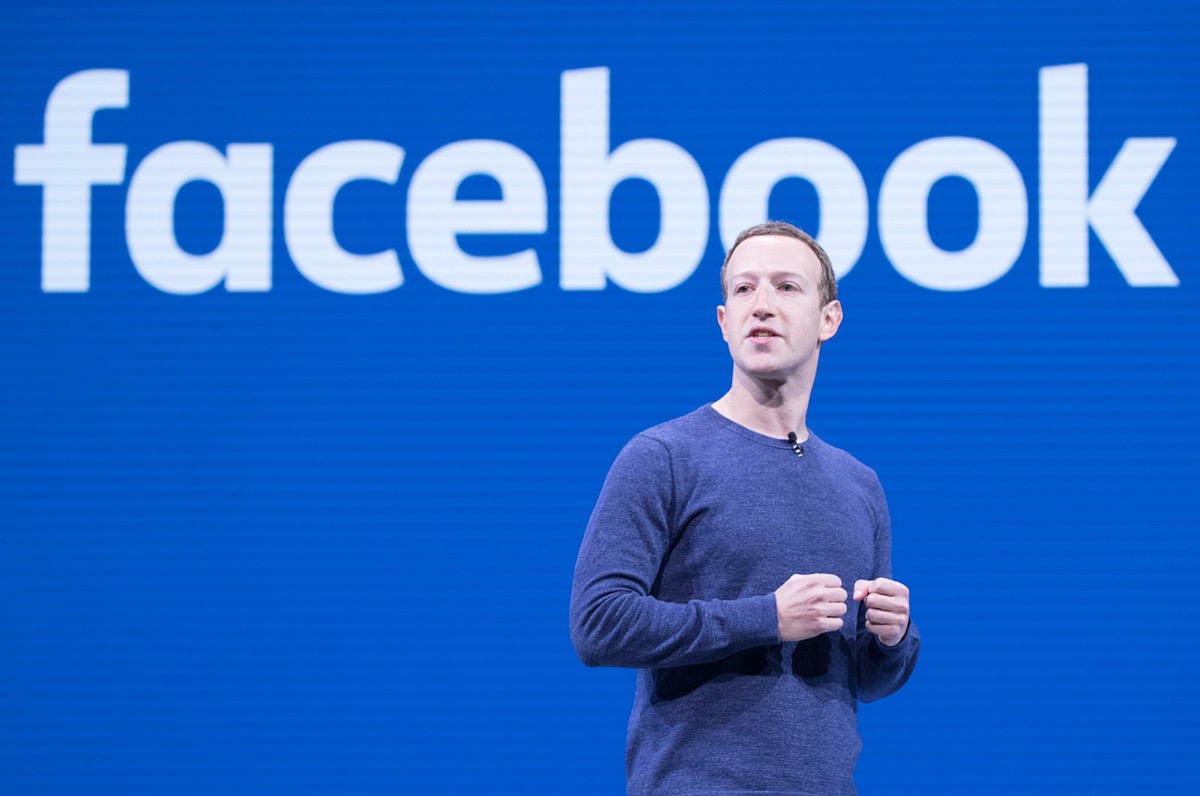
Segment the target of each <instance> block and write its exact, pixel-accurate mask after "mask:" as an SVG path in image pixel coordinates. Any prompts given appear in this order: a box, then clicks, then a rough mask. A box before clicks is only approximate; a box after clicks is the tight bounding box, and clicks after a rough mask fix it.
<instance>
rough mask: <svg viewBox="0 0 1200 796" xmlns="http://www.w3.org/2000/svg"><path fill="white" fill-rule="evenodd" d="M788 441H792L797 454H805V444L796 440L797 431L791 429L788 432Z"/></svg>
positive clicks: (793, 449) (793, 451) (793, 450)
mask: <svg viewBox="0 0 1200 796" xmlns="http://www.w3.org/2000/svg"><path fill="white" fill-rule="evenodd" d="M787 441H788V442H790V443H792V453H794V454H796V455H797V456H803V455H804V446H803V445H801V444H800V443H799V442H798V441H797V440H796V432H795V431H789V432H788V438H787Z"/></svg>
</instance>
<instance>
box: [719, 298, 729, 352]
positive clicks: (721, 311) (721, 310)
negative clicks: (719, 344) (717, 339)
mask: <svg viewBox="0 0 1200 796" xmlns="http://www.w3.org/2000/svg"><path fill="white" fill-rule="evenodd" d="M717 326H720V327H721V339H722V340H724V341H725V342H727V343H728V342H729V335H727V334H726V333H725V305H724V304H718V305H717Z"/></svg>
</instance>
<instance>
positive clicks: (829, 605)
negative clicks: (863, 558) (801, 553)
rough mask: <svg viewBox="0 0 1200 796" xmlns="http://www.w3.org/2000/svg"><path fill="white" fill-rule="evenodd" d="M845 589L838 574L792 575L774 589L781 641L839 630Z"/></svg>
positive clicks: (800, 639) (844, 606) (801, 638)
mask: <svg viewBox="0 0 1200 796" xmlns="http://www.w3.org/2000/svg"><path fill="white" fill-rule="evenodd" d="M846 597H847V594H846V590H845V589H843V588H842V579H841V578H839V577H838V576H837V575H826V574H816V575H792V576H791V577H790V578H788V579H787V580H786V581H784V584H783V585H782V586H780V587H779V588H778V589H776V590H775V613H776V614H777V615H778V617H779V640H780V641H803V640H804V639H806V638H813V637H815V636H819V635H821V634H822V633H829V632H830V631H833V630H841V628H842V616H843V615H844V614H845V613H846Z"/></svg>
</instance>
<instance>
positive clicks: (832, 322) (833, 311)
mask: <svg viewBox="0 0 1200 796" xmlns="http://www.w3.org/2000/svg"><path fill="white" fill-rule="evenodd" d="M841 325H842V302H840V301H838V300H837V299H834V300H833V301H831V302H829V303H828V304H826V305H825V306H824V308H822V310H821V334H820V336H819V337H818V339H819V340H820V341H821V342H822V343H823V342H825V341H826V340H828V339H829V338H830V337H833V336H834V335H835V334H837V330H838V327H839V326H841Z"/></svg>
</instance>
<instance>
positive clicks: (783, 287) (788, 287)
mask: <svg viewBox="0 0 1200 796" xmlns="http://www.w3.org/2000/svg"><path fill="white" fill-rule="evenodd" d="M779 289H780V290H783V291H787V292H789V293H790V292H791V291H793V290H799V289H800V288H799V287H798V286H796V285H793V284H792V283H791V282H784V283H783V284H782V285H780V286H779Z"/></svg>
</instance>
